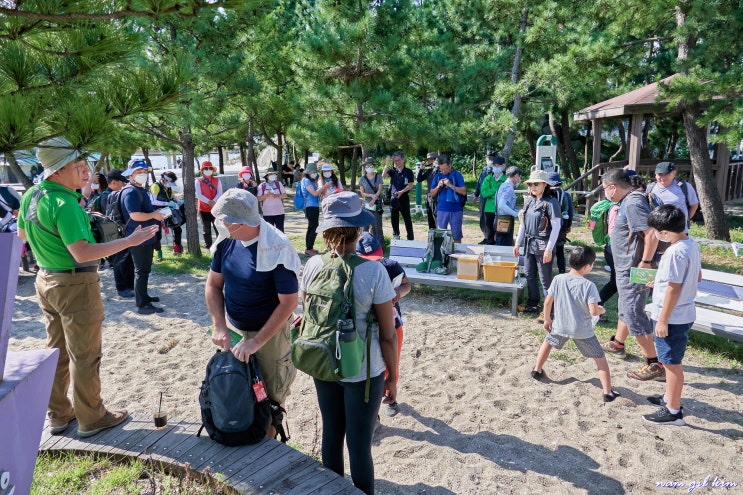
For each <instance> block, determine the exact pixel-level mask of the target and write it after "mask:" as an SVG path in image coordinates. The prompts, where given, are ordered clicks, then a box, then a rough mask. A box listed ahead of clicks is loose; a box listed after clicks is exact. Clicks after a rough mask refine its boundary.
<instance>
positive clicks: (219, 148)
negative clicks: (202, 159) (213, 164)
mask: <svg viewBox="0 0 743 495" xmlns="http://www.w3.org/2000/svg"><path fill="white" fill-rule="evenodd" d="M223 149H224V147H223V146H221V145H220V146H217V153H218V154H219V174H220V175H224V155H223V154H222V150H223Z"/></svg>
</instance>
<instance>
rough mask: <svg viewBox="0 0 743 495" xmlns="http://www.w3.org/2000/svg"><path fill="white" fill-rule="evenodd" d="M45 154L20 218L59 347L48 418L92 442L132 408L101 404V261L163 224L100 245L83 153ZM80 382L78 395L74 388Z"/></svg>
mask: <svg viewBox="0 0 743 495" xmlns="http://www.w3.org/2000/svg"><path fill="white" fill-rule="evenodd" d="M37 156H38V158H39V160H40V161H41V163H42V165H44V180H43V181H42V182H41V183H40V184H38V185H36V186H34V187H32V188H31V189H29V190H28V191H26V193H25V194H24V195H23V198H21V207H20V209H19V214H18V235H19V236H20V237H21V239H23V240H24V241H28V243H29V244H30V245H31V248H32V249H33V251H34V254H35V255H36V259H37V261H38V264H39V267H40V269H39V273H38V274H37V276H36V294H37V296H38V298H39V306H40V307H41V311H42V312H43V314H44V319H45V320H46V331H47V335H48V339H47V347H50V348H56V349H59V361H58V362H57V371H56V373H55V376H54V384H53V385H52V393H51V397H50V399H49V407H48V411H47V415H48V416H49V424H50V426H51V432H52V434H57V435H58V434H61V433H64V431H65V430H67V428H68V427H69V426H70V423H71V422H72V421H73V420H75V419H76V418H77V421H78V430H77V432H78V435H80V436H81V437H89V436H92V435H95V434H96V433H98V432H100V431H103V430H105V429H107V428H111V427H113V426H116V425H118V424H120V423H121V422H122V421H124V420H125V419H126V418H127V417H128V415H129V414H128V413H127V411H126V410H121V411H108V410H106V408H105V407H104V406H103V401H102V399H101V380H100V375H99V369H100V363H101V356H102V352H101V324H102V323H103V318H104V315H103V302H102V300H101V287H100V279H99V278H98V263H99V261H100V259H101V258H105V257H107V256H111V255H112V254H114V253H117V252H119V251H121V250H123V249H126V248H129V247H131V246H136V245H138V244H140V243H142V242H144V241H145V240H147V239H150V238H151V237H152V236H154V235H155V233H156V232H157V227H156V226H153V227H147V228H144V229H138V230H136V231H134V232H133V233H131V234H130V235H129V236H127V237H124V238H121V239H117V240H115V241H111V242H107V243H103V244H96V242H95V240H94V238H93V234H92V232H91V229H90V221H89V219H88V215H87V213H86V212H85V211H84V210H83V209H82V208H81V207H80V204H79V201H80V198H81V197H82V195H81V194H79V193H77V192H75V190H76V189H79V188H81V187H83V186H84V185H85V184H86V183H87V181H88V177H89V175H90V171H89V170H88V165H87V163H85V160H84V159H83V158H82V154H81V153H80V152H79V151H77V150H75V149H74V148H73V146H72V144H70V142H69V141H67V140H66V139H64V138H61V137H58V138H53V139H50V140H48V141H46V142H44V143H41V145H40V147H39V150H38V152H37ZM70 378H72V381H73V393H72V398H73V402H74V408H73V402H70V400H69V399H68V398H67V389H68V388H69V386H70Z"/></svg>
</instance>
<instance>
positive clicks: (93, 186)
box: [90, 184, 100, 191]
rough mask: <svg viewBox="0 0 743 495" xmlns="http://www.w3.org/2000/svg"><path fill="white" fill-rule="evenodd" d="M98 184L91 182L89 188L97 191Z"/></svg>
mask: <svg viewBox="0 0 743 495" xmlns="http://www.w3.org/2000/svg"><path fill="white" fill-rule="evenodd" d="M99 187H100V186H99V185H98V184H91V185H90V188H91V189H92V190H94V191H97V190H98V188H99Z"/></svg>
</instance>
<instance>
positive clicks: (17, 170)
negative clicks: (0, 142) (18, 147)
mask: <svg viewBox="0 0 743 495" xmlns="http://www.w3.org/2000/svg"><path fill="white" fill-rule="evenodd" d="M5 159H6V160H7V161H8V165H9V166H10V171H11V172H13V175H15V177H16V179H18V181H19V182H20V183H21V184H23V187H25V188H26V189H27V190H28V189H31V188H32V187H34V183H33V182H32V181H31V179H29V178H28V176H27V175H26V174H24V173H23V170H21V167H20V166H19V165H18V162H17V161H16V159H15V155H13V152H12V151H8V152H6V153H5Z"/></svg>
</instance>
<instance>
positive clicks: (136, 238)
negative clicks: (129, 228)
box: [127, 225, 160, 246]
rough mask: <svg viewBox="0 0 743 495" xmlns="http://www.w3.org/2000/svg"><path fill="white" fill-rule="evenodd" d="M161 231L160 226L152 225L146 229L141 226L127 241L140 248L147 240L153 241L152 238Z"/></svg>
mask: <svg viewBox="0 0 743 495" xmlns="http://www.w3.org/2000/svg"><path fill="white" fill-rule="evenodd" d="M159 229H160V226H159V225H150V226H149V227H145V228H142V226H141V225H140V226H138V227H137V228H136V229H134V232H132V233H131V234H129V235H128V236H127V239H128V240H129V242H130V244H131V245H132V246H139V245H140V244H142V243H143V242H144V241H146V240H147V239H151V238H152V237H154V236H155V234H157V231H158V230H159Z"/></svg>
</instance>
